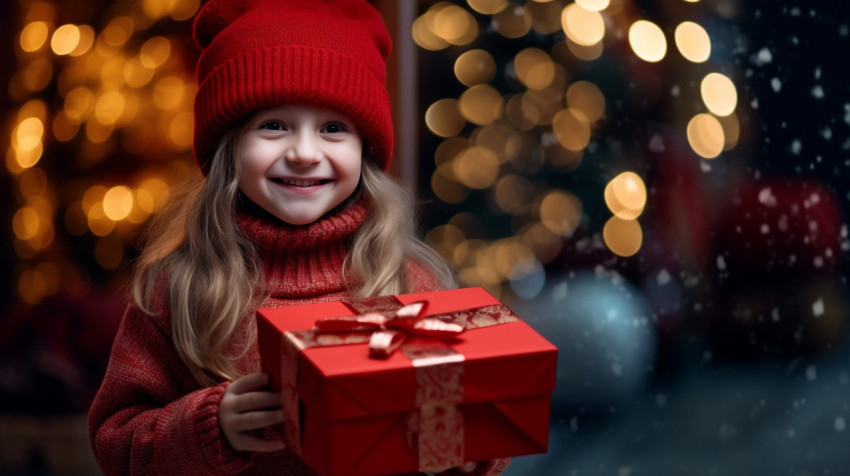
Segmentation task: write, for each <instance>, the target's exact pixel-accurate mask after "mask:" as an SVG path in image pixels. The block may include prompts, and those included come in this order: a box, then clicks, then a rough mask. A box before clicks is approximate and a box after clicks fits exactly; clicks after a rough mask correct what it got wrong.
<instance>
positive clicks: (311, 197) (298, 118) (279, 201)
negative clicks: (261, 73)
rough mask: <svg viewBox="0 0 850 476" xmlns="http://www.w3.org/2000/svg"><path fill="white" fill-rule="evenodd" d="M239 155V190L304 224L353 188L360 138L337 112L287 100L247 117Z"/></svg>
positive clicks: (288, 219)
mask: <svg viewBox="0 0 850 476" xmlns="http://www.w3.org/2000/svg"><path fill="white" fill-rule="evenodd" d="M237 161H238V167H239V188H240V189H241V190H242V193H244V194H245V195H246V196H247V197H248V198H250V199H251V200H253V201H254V203H256V204H257V205H259V206H261V207H263V208H264V209H265V210H266V211H268V212H269V213H271V214H272V215H274V216H276V217H278V218H280V219H281V220H283V221H285V222H286V223H289V224H292V225H306V224H308V223H312V222H314V221H316V220H317V219H319V218H320V217H321V216H322V215H324V214H325V213H327V212H328V211H330V210H331V209H333V208H334V207H336V206H337V205H339V204H340V203H342V202H343V201H344V200H345V199H346V198H348V197H349V196H350V195H351V194H352V193H353V192H354V190H355V189H356V188H357V185H358V184H359V183H360V168H361V165H362V161H363V140H362V139H361V138H360V132H359V131H358V130H357V128H356V127H355V125H354V123H353V122H352V121H351V120H350V119H348V118H347V117H345V116H343V115H341V114H339V113H337V112H334V111H331V110H328V109H321V108H317V107H312V106H294V105H286V106H280V107H275V108H270V109H264V110H262V111H260V112H258V113H257V114H256V115H255V116H254V117H253V118H252V119H251V120H250V121H249V123H248V125H247V127H246V129H245V132H244V133H243V134H242V136H241V137H240V139H239V142H238V144H237Z"/></svg>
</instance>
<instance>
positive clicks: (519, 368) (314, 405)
mask: <svg viewBox="0 0 850 476" xmlns="http://www.w3.org/2000/svg"><path fill="white" fill-rule="evenodd" d="M387 298H389V299H391V300H392V301H397V303H398V306H401V305H404V304H410V303H414V302H417V301H423V300H424V301H427V303H428V306H427V314H428V315H429V316H441V317H446V316H449V317H452V316H453V317H454V318H458V316H460V320H462V321H463V322H466V323H467V325H466V326H465V327H466V328H467V330H466V331H465V332H463V333H462V334H460V335H459V336H458V337H457V338H454V339H451V340H449V341H448V342H447V343H441V345H431V344H429V342H430V341H434V339H422V338H416V337H414V338H409V339H408V340H409V341H411V342H412V343H411V347H412V348H413V349H417V348H418V349H419V353H418V354H417V353H416V351H415V350H414V351H413V352H408V351H402V350H399V351H397V352H395V353H392V354H391V355H390V356H389V357H387V358H382V359H377V358H373V357H370V353H369V349H368V337H369V336H368V334H366V335H365V336H364V334H363V333H353V334H349V335H348V336H347V337H342V338H341V337H339V336H333V335H329V336H323V335H321V334H322V333H319V332H318V331H316V330H315V329H314V328H315V324H316V321H317V320H319V319H323V318H331V317H344V316H357V315H358V312H357V311H356V310H355V309H358V307H357V306H356V305H352V303H351V302H349V303H346V302H343V301H331V302H324V303H317V304H306V305H300V306H291V307H282V308H274V309H261V310H259V311H258V313H257V314H258V320H257V325H258V334H259V345H260V352H261V354H262V359H263V370H264V371H265V372H268V373H270V374H271V376H272V387H273V388H274V389H275V390H280V391H282V392H283V394H284V412H285V413H287V414H288V415H289V418H288V421H289V423H287V424H286V425H285V427H286V428H285V430H284V431H283V433H284V439H285V440H286V442H287V444H288V445H289V447H290V448H292V449H293V450H295V451H296V452H298V453H299V454H300V456H301V458H302V459H303V460H304V461H306V462H307V463H308V464H309V465H310V466H311V467H312V468H313V469H314V470H315V471H316V472H317V473H319V474H320V475H328V476H332V475H376V474H392V473H402V472H411V471H421V470H438V469H440V468H435V467H434V465H440V464H460V463H462V462H465V461H484V460H491V459H494V458H502V457H511V456H519V455H525V454H533V453H541V452H545V451H546V450H547V447H548V436H549V407H550V397H551V392H552V390H553V389H554V386H555V365H556V360H557V349H556V348H555V347H554V346H553V345H552V344H551V343H549V342H548V341H547V340H546V339H544V338H543V337H542V336H540V335H539V334H538V333H537V332H535V331H534V330H533V329H532V328H531V327H530V326H528V325H527V324H526V323H525V322H523V321H521V320H519V319H518V318H517V317H516V315H515V314H513V312H511V311H510V310H509V309H508V308H507V307H504V306H503V305H502V304H501V303H500V302H499V301H498V300H497V299H496V298H494V297H493V296H492V295H490V294H489V293H487V291H485V290H484V289H483V288H465V289H455V290H448V291H436V292H428V293H418V294H403V295H398V296H393V297H384V298H380V299H383V300H384V301H386V300H387ZM493 316H498V317H497V318H494V317H493ZM455 320H458V319H455ZM323 337H327V340H328V341H329V343H328V342H322V340H323V339H322V338H323ZM417 346H418V347H417ZM432 347H433V348H436V349H443V350H446V349H448V355H447V356H446V355H445V353H441V351H437V352H436V353H432V351H431V350H430V349H431V348H432ZM417 355H418V356H417ZM423 355H424V356H425V358H422V356H423ZM429 356H430V357H429ZM447 458H448V459H447ZM447 462H448V463H447Z"/></svg>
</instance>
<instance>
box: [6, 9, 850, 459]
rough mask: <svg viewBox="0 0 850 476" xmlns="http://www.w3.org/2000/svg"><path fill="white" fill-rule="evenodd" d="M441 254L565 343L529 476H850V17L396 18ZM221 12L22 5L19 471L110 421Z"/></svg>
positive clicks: (399, 55) (10, 422) (468, 282)
mask: <svg viewBox="0 0 850 476" xmlns="http://www.w3.org/2000/svg"><path fill="white" fill-rule="evenodd" d="M373 3H375V4H376V6H377V7H378V8H379V9H380V10H381V13H382V14H383V16H384V18H385V20H386V23H387V26H388V28H389V29H390V31H391V34H392V36H393V37H394V43H395V50H394V55H393V58H392V61H391V62H390V65H389V78H390V80H389V88H390V91H391V94H392V97H393V101H394V104H395V111H394V115H395V119H396V122H397V131H396V133H397V138H396V142H397V147H396V158H395V166H394V167H395V168H394V170H393V172H394V173H395V174H397V175H398V176H399V177H400V178H401V179H402V180H403V181H405V182H406V183H407V184H409V185H410V186H411V187H413V188H414V189H415V190H416V192H417V194H418V195H419V196H420V197H421V199H422V200H423V213H422V217H421V223H422V233H423V234H424V235H425V236H427V238H428V240H429V241H430V242H431V243H432V244H433V245H434V246H435V247H436V248H437V249H438V250H439V251H440V252H441V253H442V254H443V255H444V256H445V257H446V258H447V259H448V260H449V261H451V263H452V264H453V265H454V266H455V268H456V269H457V270H458V274H459V277H460V279H461V283H462V285H465V286H473V285H481V286H484V287H486V288H487V289H488V290H489V291H490V292H492V293H493V294H494V295H496V296H497V297H499V298H500V299H502V300H503V301H504V302H505V303H506V304H508V305H509V306H511V307H513V308H514V309H515V310H516V311H517V312H518V313H519V314H520V315H522V316H523V317H524V318H525V319H526V320H527V321H529V322H530V323H531V324H532V325H533V326H535V327H536V328H537V329H538V330H539V331H540V332H541V333H542V334H543V335H544V336H546V337H547V338H548V339H549V340H551V341H552V342H553V343H554V344H555V345H557V346H558V348H559V363H558V365H559V375H558V384H557V388H556V390H555V393H554V394H553V402H552V431H551V439H550V448H549V452H548V453H546V454H542V455H530V456H523V457H519V458H516V459H515V460H514V462H513V463H512V465H511V467H510V469H509V470H508V472H507V474H508V475H525V474H564V475H588V474H591V475H616V476H636V475H668V474H669V475H679V474H690V475H703V474H706V475H708V474H718V475H750V474H760V475H762V474H763V475H826V474H829V475H835V474H850V456H847V455H848V453H847V449H848V448H850V429H848V428H847V425H848V424H849V423H850V348H848V343H847V327H848V317H850V294H848V292H847V291H848V285H847V278H846V277H847V275H848V271H849V270H850V257H848V251H850V237H848V224H847V219H846V217H847V216H848V208H850V59H848V51H850V4H848V3H847V2H845V1H843V0H784V1H769V0H749V1H745V0H575V1H573V0H539V1H538V0H534V1H533V0H525V1H523V0H510V1H508V0H466V1H462V0H454V1H431V0H427V1H426V0H416V1H414V0H400V1H395V0H375V1H374V2H373ZM200 4H201V1H200V0H62V1H59V0H10V1H7V2H4V3H3V7H2V13H3V15H2V17H0V22H2V28H0V32H2V33H0V34H2V36H3V41H4V42H5V44H6V45H8V47H6V48H2V49H0V55H2V58H0V64H2V68H0V76H2V81H3V84H5V85H7V87H6V89H5V90H2V92H0V112H2V125H0V129H2V134H0V147H2V151H3V152H4V156H3V157H4V161H3V166H2V171H0V190H1V191H2V192H0V211H2V219H3V221H2V222H3V233H2V234H0V237H2V238H0V239H2V247H0V264H2V266H0V272H2V280H3V281H2V282H3V286H2V287H0V298H2V301H0V473H3V474H12V475H78V474H98V471H97V468H96V466H94V463H93V459H92V457H91V454H90V450H89V446H88V436H87V430H86V427H85V413H86V411H87V409H88V405H89V403H90V401H91V398H92V397H93V395H94V392H95V391H96V390H97V387H98V385H99V383H100V378H101V376H102V373H103V371H104V368H105V365H106V361H107V359H108V355H109V351H110V346H111V340H112V337H113V335H114V332H115V331H116V328H117V326H118V322H119V320H120V317H121V314H122V312H123V309H124V306H125V305H126V302H127V294H126V291H127V287H126V285H127V279H128V277H129V276H130V275H131V272H132V263H133V260H134V258H135V257H136V256H137V254H138V250H137V248H136V246H137V244H138V240H139V236H140V233H141V232H142V231H143V230H144V227H145V224H146V223H147V222H148V219H149V218H150V217H151V215H153V214H155V213H157V211H158V210H159V209H160V208H161V207H162V205H163V204H164V203H166V202H167V201H168V199H169V191H170V190H172V189H173V187H175V186H178V185H179V184H180V183H182V182H183V181H185V180H186V178H187V177H189V176H191V175H192V174H194V173H196V170H195V166H194V163H193V161H192V156H191V143H192V100H193V95H194V91H195V83H194V61H195V59H196V57H197V54H198V51H197V49H196V48H195V46H194V43H193V42H192V40H191V19H192V17H193V15H194V14H195V13H196V11H197V9H198V8H199V7H200Z"/></svg>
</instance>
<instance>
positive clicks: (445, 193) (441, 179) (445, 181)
mask: <svg viewBox="0 0 850 476" xmlns="http://www.w3.org/2000/svg"><path fill="white" fill-rule="evenodd" d="M431 190H432V191H433V192H434V195H436V196H437V198H439V199H440V200H442V201H444V202H446V203H461V202H463V201H464V200H466V197H468V196H469V189H468V188H466V187H464V186H463V185H461V184H459V183H457V182H455V181H454V180H452V179H450V178H449V177H447V176H446V175H445V174H443V173H440V169H439V168H438V169H437V172H434V174H432V175H431Z"/></svg>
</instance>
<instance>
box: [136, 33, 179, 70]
mask: <svg viewBox="0 0 850 476" xmlns="http://www.w3.org/2000/svg"><path fill="white" fill-rule="evenodd" d="M170 56H171V41H169V40H168V38H166V37H164V36H155V37H153V38H151V39H149V40H147V41H146V42H145V44H144V45H142V49H141V51H139V62H140V63H141V65H142V66H144V67H146V68H151V69H153V68H158V67H160V66H162V64H163V63H165V61H166V60H167V59H168V58H169V57H170Z"/></svg>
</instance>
